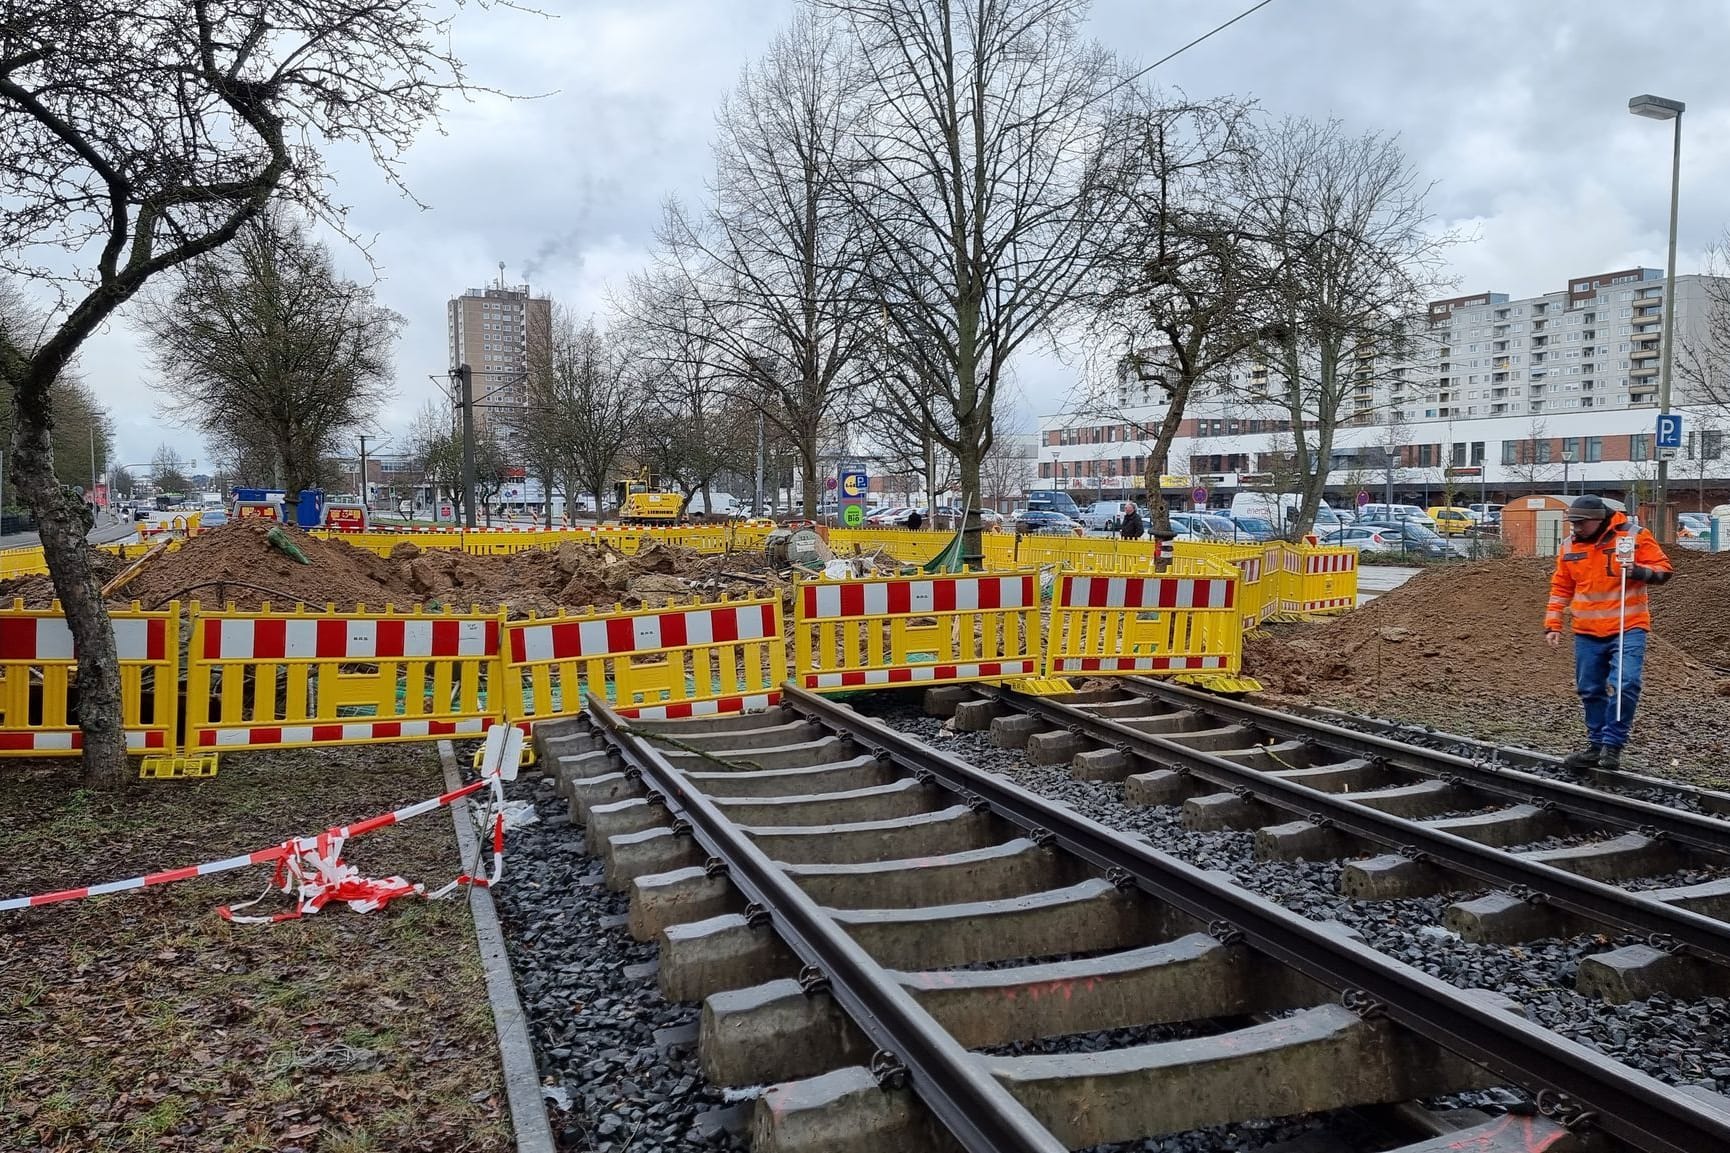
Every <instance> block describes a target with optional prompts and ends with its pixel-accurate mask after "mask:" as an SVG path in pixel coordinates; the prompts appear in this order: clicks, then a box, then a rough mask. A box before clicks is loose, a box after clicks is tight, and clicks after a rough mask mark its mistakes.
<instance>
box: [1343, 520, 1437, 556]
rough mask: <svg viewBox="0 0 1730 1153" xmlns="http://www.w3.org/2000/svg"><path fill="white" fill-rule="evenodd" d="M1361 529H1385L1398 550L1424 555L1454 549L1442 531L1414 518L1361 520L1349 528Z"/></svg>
mask: <svg viewBox="0 0 1730 1153" xmlns="http://www.w3.org/2000/svg"><path fill="white" fill-rule="evenodd" d="M1359 529H1385V530H1387V535H1388V536H1389V537H1390V538H1391V539H1392V540H1393V541H1394V543H1395V547H1394V551H1396V552H1411V553H1420V554H1422V555H1424V556H1452V555H1454V550H1453V549H1452V548H1451V547H1450V546H1449V545H1448V542H1447V541H1446V540H1444V539H1442V536H1441V534H1440V533H1438V532H1436V530H1435V529H1433V528H1431V527H1429V526H1428V525H1425V524H1419V523H1418V522H1417V521H1416V520H1414V519H1410V518H1408V519H1406V520H1383V521H1372V520H1360V521H1359V522H1358V523H1357V524H1355V525H1352V526H1351V528H1349V529H1347V530H1346V531H1348V532H1355V531H1357V530H1359Z"/></svg>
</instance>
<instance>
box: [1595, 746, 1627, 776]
mask: <svg viewBox="0 0 1730 1153" xmlns="http://www.w3.org/2000/svg"><path fill="white" fill-rule="evenodd" d="M1598 767H1599V768H1600V769H1609V770H1610V771H1611V772H1616V771H1617V770H1619V769H1620V768H1621V767H1622V746H1621V745H1605V746H1604V751H1603V752H1602V753H1600V754H1598Z"/></svg>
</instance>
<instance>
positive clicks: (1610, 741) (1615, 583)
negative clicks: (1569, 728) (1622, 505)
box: [1544, 495, 1671, 770]
mask: <svg viewBox="0 0 1730 1153" xmlns="http://www.w3.org/2000/svg"><path fill="white" fill-rule="evenodd" d="M1568 527H1569V530H1570V532H1569V535H1568V539H1567V540H1565V541H1563V542H1562V549H1561V551H1560V552H1559V553H1557V555H1556V570H1555V572H1554V573H1553V574H1552V575H1551V577H1550V603H1549V607H1548V609H1547V610H1546V611H1545V613H1544V639H1545V640H1546V641H1548V642H1549V644H1550V645H1551V646H1552V647H1554V646H1557V645H1560V644H1561V643H1562V613H1563V611H1564V610H1567V611H1568V612H1569V615H1570V616H1571V617H1572V618H1573V626H1574V687H1575V689H1576V691H1578V692H1579V694H1580V701H1581V703H1582V704H1583V705H1584V706H1585V710H1586V741H1587V745H1586V747H1585V748H1584V749H1582V750H1580V751H1579V752H1577V753H1572V754H1570V755H1569V756H1567V757H1566V758H1564V759H1563V761H1562V764H1563V766H1564V767H1565V768H1569V769H1575V770H1584V769H1591V768H1600V769H1619V768H1621V767H1622V748H1623V746H1624V745H1626V744H1627V743H1628V732H1629V730H1630V729H1632V728H1633V726H1634V709H1635V707H1636V706H1638V705H1639V703H1640V680H1641V673H1642V671H1643V669H1644V666H1645V662H1646V635H1647V633H1649V632H1650V631H1651V629H1652V614H1651V612H1650V609H1649V606H1648V604H1647V600H1646V590H1647V588H1648V586H1651V585H1661V584H1663V583H1664V582H1665V581H1667V580H1669V579H1670V576H1671V567H1670V558H1669V557H1667V556H1665V555H1664V550H1663V549H1661V548H1659V547H1658V542H1657V540H1656V539H1655V538H1654V537H1653V536H1652V534H1651V533H1650V532H1648V531H1647V530H1645V529H1643V528H1642V529H1635V528H1634V526H1633V525H1632V524H1631V523H1630V522H1629V520H1628V518H1627V517H1626V516H1624V515H1623V514H1622V513H1620V512H1617V511H1615V510H1614V509H1612V508H1610V506H1609V505H1607V504H1605V503H1604V501H1603V500H1602V499H1601V498H1599V497H1595V496H1590V495H1587V496H1581V497H1576V498H1575V499H1574V503H1573V504H1571V505H1569V506H1568ZM1619 542H1621V547H1620V548H1618V547H1617V545H1618V543H1619ZM1624 589H1625V590H1626V593H1625V594H1624ZM1618 687H1619V689H1620V692H1621V702H1620V709H1618V707H1617V699H1616V694H1617V691H1618Z"/></svg>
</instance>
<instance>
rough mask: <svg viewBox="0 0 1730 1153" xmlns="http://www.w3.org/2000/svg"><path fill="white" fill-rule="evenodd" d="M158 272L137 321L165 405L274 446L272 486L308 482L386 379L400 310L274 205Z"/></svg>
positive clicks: (220, 432)
mask: <svg viewBox="0 0 1730 1153" xmlns="http://www.w3.org/2000/svg"><path fill="white" fill-rule="evenodd" d="M160 283H161V285H162V287H160V288H159V289H157V290H155V291H150V292H146V293H144V294H143V295H142V296H140V298H139V300H140V303H141V305H142V307H141V308H140V309H139V313H138V320H139V324H140V327H141V328H142V329H143V330H144V332H145V333H146V334H147V336H148V338H149V341H150V344H151V347H152V348H153V351H154V357H155V362H156V370H157V379H158V380H160V381H161V387H162V390H163V391H164V392H165V393H167V395H168V396H169V397H170V398H171V402H170V408H171V410H172V411H173V412H174V413H175V415H176V416H177V417H178V418H179V419H180V420H182V421H183V422H185V423H186V424H189V425H191V426H193V427H196V428H198V429H199V430H200V431H201V432H203V433H205V434H206V435H215V436H216V437H218V438H221V437H224V436H227V435H229V434H230V430H237V429H244V430H247V431H246V434H245V435H247V436H248V437H249V438H250V439H251V440H252V441H253V443H254V444H256V445H259V446H260V447H265V448H267V449H268V451H269V454H270V461H271V468H270V472H269V474H268V475H269V476H270V478H271V480H272V483H273V484H274V486H275V487H277V488H281V489H285V490H286V491H288V492H291V493H294V492H299V491H300V490H301V489H303V488H310V487H312V486H314V485H315V484H316V483H317V482H318V480H319V478H320V474H321V472H322V471H323V470H322V467H321V466H322V464H323V458H325V457H326V456H328V455H330V454H331V453H332V452H334V451H335V450H336V448H337V446H338V444H339V442H342V441H344V440H345V439H346V438H347V436H348V434H349V433H351V432H353V431H354V430H355V429H357V428H361V427H364V426H365V424H366V422H367V421H368V420H370V419H371V417H372V416H373V414H374V413H375V412H376V411H377V408H378V405H379V404H380V402H381V401H383V399H384V398H385V396H386V394H387V392H388V390H389V388H390V386H391V384H392V383H393V380H392V369H391V358H390V352H391V345H392V343H393V342H394V341H395V340H396V336H397V332H398V330H399V329H400V328H401V327H402V325H403V323H404V322H403V318H402V317H401V316H398V315H397V314H396V313H394V312H392V311H390V310H389V309H387V308H383V307H380V306H379V305H378V304H376V303H374V301H373V294H372V289H371V288H370V287H367V286H364V285H360V284H356V283H354V282H353V281H350V280H344V279H343V278H341V277H339V276H338V275H337V274H336V269H335V267H334V265H333V264H332V261H331V255H330V250H329V249H328V248H326V247H325V246H324V245H323V244H320V243H318V242H316V241H314V240H313V239H312V238H311V237H310V236H309V235H308V234H307V231H306V226H305V224H304V223H303V222H302V221H301V220H298V219H296V218H295V217H294V216H293V215H291V213H290V212H289V211H288V210H286V209H283V208H280V207H273V208H267V209H266V210H265V211H263V212H261V213H259V214H258V215H257V216H255V217H254V218H253V219H251V220H249V221H247V222H246V223H245V224H244V225H242V226H241V229H240V232H239V234H238V235H237V236H236V237H235V239H234V241H233V243H231V244H228V245H226V246H224V247H223V248H221V249H219V250H217V251H215V252H211V253H208V254H206V255H203V256H199V257H195V258H194V259H192V260H189V261H187V262H186V263H185V264H182V265H180V266H179V267H177V268H175V269H173V270H172V271H171V272H170V273H168V274H167V276H165V277H164V278H163V280H162V281H161V282H160Z"/></svg>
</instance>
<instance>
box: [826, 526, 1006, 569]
mask: <svg viewBox="0 0 1730 1153" xmlns="http://www.w3.org/2000/svg"><path fill="white" fill-rule="evenodd" d="M954 538H955V534H954V533H953V532H950V531H944V530H937V529H926V528H921V529H906V528H832V529H830V530H829V547H830V548H832V549H834V550H835V551H836V553H838V554H840V555H842V556H850V555H852V554H855V553H865V552H885V553H888V554H889V555H890V556H892V557H894V558H895V559H896V560H898V561H902V562H903V563H905V564H924V563H925V562H926V561H929V560H930V559H931V558H932V557H934V556H936V555H937V554H938V553H939V552H941V551H942V550H943V546H944V545H946V544H948V543H949V542H950V541H951V540H953V539H954ZM990 561H991V558H990V557H987V558H986V562H987V563H988V564H989V563H990Z"/></svg>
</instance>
